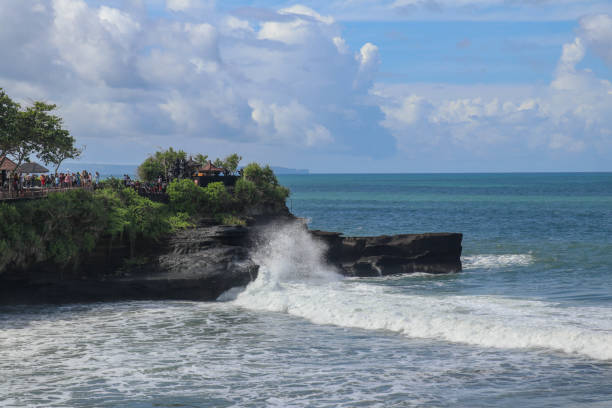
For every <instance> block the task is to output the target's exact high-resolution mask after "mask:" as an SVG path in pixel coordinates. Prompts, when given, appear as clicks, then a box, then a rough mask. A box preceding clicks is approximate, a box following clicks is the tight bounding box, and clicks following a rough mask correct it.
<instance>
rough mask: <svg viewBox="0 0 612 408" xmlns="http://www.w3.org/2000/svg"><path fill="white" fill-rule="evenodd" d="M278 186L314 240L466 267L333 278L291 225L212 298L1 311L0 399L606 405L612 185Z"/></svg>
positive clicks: (605, 177) (610, 383) (375, 182)
mask: <svg viewBox="0 0 612 408" xmlns="http://www.w3.org/2000/svg"><path fill="white" fill-rule="evenodd" d="M279 180H280V182H281V183H282V184H283V185H286V186H288V187H290V188H291V191H292V194H291V197H290V199H289V200H288V205H289V206H290V207H291V209H292V211H293V213H294V214H296V215H297V216H300V217H304V218H306V219H307V220H308V223H309V226H310V228H311V229H323V230H329V231H340V232H343V233H345V234H346V235H378V234H397V233H418V232H462V233H463V234H464V241H463V257H462V261H463V269H464V270H463V272H461V273H457V274H450V275H428V274H423V273H416V274H412V275H404V276H390V277H380V278H361V279H357V278H341V277H340V276H338V275H337V274H336V273H335V271H334V270H333V269H332V268H331V267H329V266H328V265H325V264H324V263H323V262H322V260H321V255H322V253H323V248H321V246H320V244H319V243H317V242H315V241H313V240H312V239H311V238H310V236H309V235H308V234H306V233H304V232H303V231H301V230H300V229H299V228H294V227H291V226H289V227H283V228H276V229H270V231H269V234H268V241H267V242H264V243H262V245H261V247H260V248H258V249H257V250H255V251H254V254H253V257H254V258H255V259H256V260H257V261H258V262H259V263H260V264H261V270H260V275H259V277H258V279H257V280H256V281H255V282H253V283H251V284H250V285H249V286H248V287H247V288H246V289H242V290H232V291H230V292H229V293H226V294H224V295H222V297H221V298H220V299H219V301H217V302H211V303H198V302H176V301H164V302H120V303H101V304H74V305H64V306H21V307H18V306H12V307H2V308H0V378H1V380H0V406H7V407H134V408H141V407H170V406H172V407H262V406H271V407H413V406H414V407H420V406H425V407H493V406H494V407H512V408H515V407H610V406H612V173H568V174H561V173H555V174H542V173H538V174H366V175H361V174H360V175H349V174H346V175H344V174H341V175H316V174H311V175H282V176H279Z"/></svg>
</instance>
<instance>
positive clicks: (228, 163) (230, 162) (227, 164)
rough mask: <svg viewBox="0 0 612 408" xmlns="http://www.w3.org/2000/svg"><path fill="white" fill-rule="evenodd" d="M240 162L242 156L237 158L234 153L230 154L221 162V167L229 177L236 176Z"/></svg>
mask: <svg viewBox="0 0 612 408" xmlns="http://www.w3.org/2000/svg"><path fill="white" fill-rule="evenodd" d="M240 160H242V156H238V154H236V153H234V154H230V155H229V156H227V157H226V158H225V159H224V160H223V166H222V167H223V168H224V169H226V170H227V171H228V173H229V174H230V175H233V174H236V171H237V170H238V164H240Z"/></svg>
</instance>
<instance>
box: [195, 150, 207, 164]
mask: <svg viewBox="0 0 612 408" xmlns="http://www.w3.org/2000/svg"><path fill="white" fill-rule="evenodd" d="M193 160H194V161H195V162H196V163H198V164H199V165H200V166H204V165H205V164H206V162H207V161H208V155H207V154H202V153H198V154H196V155H195V156H194V157H193Z"/></svg>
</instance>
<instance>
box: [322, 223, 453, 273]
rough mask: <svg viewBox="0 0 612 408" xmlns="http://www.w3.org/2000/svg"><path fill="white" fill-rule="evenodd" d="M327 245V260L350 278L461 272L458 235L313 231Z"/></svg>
mask: <svg viewBox="0 0 612 408" xmlns="http://www.w3.org/2000/svg"><path fill="white" fill-rule="evenodd" d="M312 234H313V236H314V237H316V238H317V239H320V240H322V241H324V242H325V243H326V245H327V248H328V251H327V260H328V262H330V263H332V264H334V265H336V266H337V267H338V268H339V269H340V270H341V272H342V273H343V274H344V275H346V276H382V275H393V274H399V273H413V272H426V273H452V272H459V271H461V241H462V238H463V235H462V234H458V233H429V234H401V235H390V236H389V235H381V236H376V237H344V236H342V234H340V233H336V232H326V231H312Z"/></svg>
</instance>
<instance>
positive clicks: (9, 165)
mask: <svg viewBox="0 0 612 408" xmlns="http://www.w3.org/2000/svg"><path fill="white" fill-rule="evenodd" d="M2 159H4V162H3V163H2V165H1V166H0V171H3V170H6V171H14V170H15V169H16V168H17V165H16V164H15V162H14V161H12V160H11V159H9V158H8V157H6V158H5V157H4V156H0V162H2Z"/></svg>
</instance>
